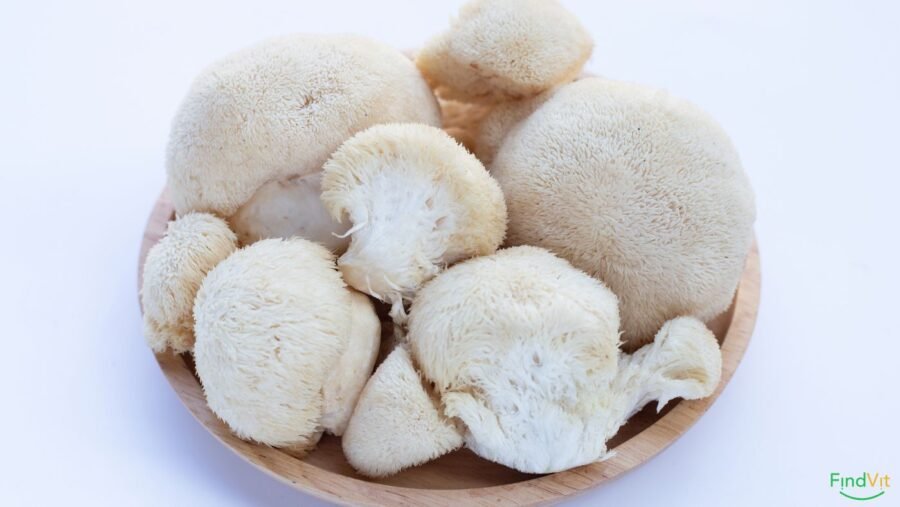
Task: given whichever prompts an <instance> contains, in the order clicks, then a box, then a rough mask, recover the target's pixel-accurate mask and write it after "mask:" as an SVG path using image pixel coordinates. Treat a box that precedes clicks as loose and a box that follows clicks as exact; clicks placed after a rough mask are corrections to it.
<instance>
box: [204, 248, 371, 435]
mask: <svg viewBox="0 0 900 507" xmlns="http://www.w3.org/2000/svg"><path fill="white" fill-rule="evenodd" d="M194 316H195V319H196V324H195V330H196V344H195V346H194V360H195V364H196V368H197V374H198V376H199V377H200V381H201V382H202V384H203V391H204V393H205V394H206V400H207V403H208V404H209V407H210V408H211V409H212V411H213V412H215V414H216V415H217V416H219V417H220V418H221V419H222V420H223V421H225V422H226V423H227V424H228V426H229V427H230V428H231V429H232V430H233V431H234V432H235V434H237V435H238V436H239V437H241V438H245V439H249V440H254V441H257V442H261V443H264V444H267V445H271V446H275V447H284V448H287V449H289V450H292V451H297V452H304V451H307V450H309V449H310V448H312V447H313V446H314V445H315V444H316V442H318V440H319V437H320V436H321V433H322V431H323V430H324V431H328V432H330V433H332V434H335V435H340V434H342V433H343V431H344V428H345V427H346V424H347V421H348V419H349V418H350V414H351V413H352V410H353V407H354V406H355V405H356V401H357V398H358V396H359V392H360V391H361V390H362V388H363V386H364V384H365V381H366V379H367V378H368V377H369V375H370V374H371V372H372V368H373V367H374V363H375V357H376V355H377V353H378V345H379V335H380V325H379V322H378V318H377V317H376V315H375V312H374V309H373V307H372V303H371V301H369V299H368V298H367V297H366V296H364V295H362V294H358V293H354V292H353V291H352V290H351V289H348V288H347V287H346V285H345V284H344V282H343V280H342V279H341V276H340V273H338V271H337V269H336V267H335V265H334V257H333V255H332V254H331V253H330V252H328V251H327V250H326V249H325V248H324V247H322V246H320V245H318V244H316V243H312V242H309V241H306V240H303V239H300V238H294V239H290V240H281V239H268V240H262V241H259V242H257V243H254V244H253V245H251V246H248V247H245V248H243V249H241V250H239V251H237V252H235V253H234V254H233V255H231V256H230V257H228V258H227V259H225V260H224V261H223V262H221V263H220V264H219V265H218V266H216V267H215V268H214V269H213V270H212V271H211V272H210V273H209V274H208V275H207V277H206V279H205V280H204V281H203V285H202V286H201V288H200V291H199V292H198V294H197V299H196V303H195V305H194Z"/></svg>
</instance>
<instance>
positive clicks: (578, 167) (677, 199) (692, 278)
mask: <svg viewBox="0 0 900 507" xmlns="http://www.w3.org/2000/svg"><path fill="white" fill-rule="evenodd" d="M491 174H492V176H494V177H495V178H497V180H498V181H499V182H500V185H501V187H503V193H504V195H505V197H506V203H507V206H508V207H509V233H508V238H507V242H508V244H509V245H535V246H541V247H544V248H547V249H549V250H551V251H552V252H554V253H556V254H557V255H559V256H561V257H563V258H565V259H567V260H569V261H570V262H572V264H573V265H574V266H575V267H577V268H580V269H582V270H584V271H585V272H587V273H588V274H590V275H592V276H595V277H597V278H599V279H600V280H602V281H603V282H604V283H605V284H607V285H608V286H609V288H610V289H612V291H613V292H614V293H616V295H618V297H619V311H620V313H621V317H622V330H623V338H624V340H625V341H626V343H627V344H628V346H629V347H630V348H634V347H636V346H639V345H640V344H642V343H646V342H647V341H648V339H650V338H652V337H653V335H654V334H655V333H656V332H657V331H658V330H659V328H660V326H662V324H663V323H664V322H666V321H667V320H669V319H672V318H674V317H678V316H682V315H691V316H695V317H697V318H699V319H700V320H704V321H706V320H710V319H712V318H713V317H715V316H716V315H718V314H720V313H721V312H723V311H725V310H726V309H727V308H728V306H729V305H730V304H731V300H732V298H733V296H734V292H735V289H736V288H737V285H738V281H739V280H740V276H741V273H742V271H743V267H744V259H745V258H746V255H747V252H748V251H749V249H750V244H751V242H752V239H753V230H752V227H753V221H754V218H755V208H754V199H753V191H752V189H751V188H750V184H749V182H748V180H747V177H746V175H745V174H744V171H743V168H742V167H741V162H740V159H739V158H738V155H737V152H736V151H735V149H734V147H733V145H732V144H731V141H730V140H729V139H728V136H727V135H726V134H725V132H723V131H722V129H721V128H720V127H719V126H718V125H717V124H716V123H715V122H714V121H713V120H712V119H711V118H710V117H709V116H707V115H706V114H704V113H703V112H702V111H701V110H700V109H699V108H697V107H696V106H694V105H692V104H690V103H688V102H686V101H684V100H680V99H676V98H674V97H672V96H670V95H669V94H667V93H665V92H662V91H659V90H655V89H652V88H647V87H643V86H638V85H634V84H628V83H622V82H616V81H611V80H606V79H601V78H585V79H582V80H580V81H577V82H575V83H572V84H568V85H565V86H563V87H561V88H560V89H559V90H557V91H556V92H555V93H554V94H553V96H552V97H550V98H549V99H548V100H547V101H546V102H545V103H544V104H543V105H541V106H540V107H539V108H538V109H537V110H536V111H535V112H534V113H532V114H531V115H530V116H528V118H526V119H525V120H523V121H522V122H521V123H520V124H519V125H518V126H517V127H516V128H515V129H513V130H512V131H511V132H510V133H509V134H508V135H507V136H506V138H505V140H504V141H503V143H502V146H501V147H500V150H499V151H498V153H497V155H496V157H495V159H494V161H493V164H492V165H491ZM548 182H552V184H548Z"/></svg>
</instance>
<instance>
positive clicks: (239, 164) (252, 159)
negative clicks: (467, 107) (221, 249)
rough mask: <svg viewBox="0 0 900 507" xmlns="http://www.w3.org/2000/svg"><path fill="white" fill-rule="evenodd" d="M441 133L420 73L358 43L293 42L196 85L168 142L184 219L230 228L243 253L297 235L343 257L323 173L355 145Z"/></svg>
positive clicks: (221, 67)
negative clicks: (321, 185) (393, 125)
mask: <svg viewBox="0 0 900 507" xmlns="http://www.w3.org/2000/svg"><path fill="white" fill-rule="evenodd" d="M397 121H409V122H419V123H425V124H429V125H439V124H440V111H439V109H438V106H437V102H436V100H435V98H434V95H433V94H432V92H431V90H430V89H429V88H428V85H427V84H426V83H425V81H424V79H423V78H422V76H421V75H420V74H419V71H418V70H417V69H416V67H415V65H414V64H413V63H412V62H411V61H410V60H409V58H407V57H406V56H405V55H403V54H402V53H401V52H399V51H397V50H394V49H393V48H390V47H388V46H386V45H384V44H381V43H379V42H376V41H372V40H369V39H366V38H362V37H356V36H345V35H340V36H336V35H293V36H286V37H280V38H276V39H272V40H269V41H266V42H263V43H261V44H258V45H256V46H253V47H250V48H248V49H245V50H242V51H239V52H237V53H234V54H232V55H230V56H228V57H227V58H225V59H223V60H221V61H219V62H217V63H215V64H214V65H212V66H210V67H209V68H208V69H206V71H204V72H203V73H202V74H201V75H200V76H198V77H197V78H196V80H195V81H194V83H193V84H192V86H191V88H190V91H189V92H188V94H187V96H186V97H185V99H184V101H183V102H182V104H181V106H180V108H179V110H178V112H177V114H176V115H175V119H174V121H173V123H172V129H171V133H170V137H169V146H168V153H167V160H166V166H167V171H168V176H169V189H170V191H171V194H172V199H173V202H174V204H175V208H176V211H177V212H178V213H179V214H184V213H187V212H188V211H192V210H194V211H204V212H210V213H215V214H217V215H219V216H221V217H223V218H227V219H232V226H233V227H234V228H235V231H236V232H237V233H238V236H239V237H240V238H241V239H242V241H244V242H245V243H249V242H251V241H253V240H256V239H260V238H265V237H270V236H283V237H289V236H293V235H299V236H302V237H306V238H307V239H311V240H313V241H318V242H320V243H323V244H326V245H328V246H330V247H332V248H336V249H340V248H341V247H342V246H343V245H342V244H341V243H340V242H336V240H335V238H334V236H333V234H332V233H333V232H343V230H342V229H341V228H340V227H339V225H338V224H336V223H334V222H333V221H332V220H331V219H330V217H329V216H328V215H327V214H326V213H324V212H323V211H322V205H321V203H320V202H319V199H318V194H317V191H318V188H317V185H318V182H317V181H315V180H309V179H307V177H309V176H310V175H313V174H315V173H317V172H319V171H320V170H321V168H322V164H323V163H324V162H325V160H326V159H327V158H328V156H329V155H330V154H331V153H332V152H333V151H334V150H335V149H336V148H337V147H338V146H339V145H340V144H341V143H342V142H343V141H344V140H346V139H347V138H349V137H350V136H352V135H353V134H355V133H356V132H359V131H361V130H364V129H365V128H367V127H369V126H371V125H375V124H378V123H384V122H397Z"/></svg>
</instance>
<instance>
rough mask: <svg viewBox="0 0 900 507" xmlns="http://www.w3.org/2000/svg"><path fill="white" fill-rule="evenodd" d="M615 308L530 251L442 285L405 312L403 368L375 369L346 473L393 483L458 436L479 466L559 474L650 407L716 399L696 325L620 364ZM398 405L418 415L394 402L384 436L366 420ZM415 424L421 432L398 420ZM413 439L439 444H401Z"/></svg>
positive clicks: (559, 265)
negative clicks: (352, 470)
mask: <svg viewBox="0 0 900 507" xmlns="http://www.w3.org/2000/svg"><path fill="white" fill-rule="evenodd" d="M616 304H617V302H616V296H615V295H614V294H613V293H612V292H610V291H609V289H607V288H606V287H605V286H604V285H603V284H602V283H601V282H599V281H598V280H596V279H595V278H592V277H590V276H588V275H587V274H585V273H583V272H581V271H579V270H577V269H575V268H573V267H572V266H571V265H570V264H569V263H568V262H566V261H564V260H562V259H560V258H558V257H556V256H554V255H552V254H551V253H549V252H547V251H546V250H543V249H539V248H534V247H516V248H510V249H506V250H501V251H499V252H497V253H496V254H494V255H491V256H486V257H479V258H476V259H472V260H469V261H466V262H464V263H461V264H458V265H456V266H454V267H452V268H450V269H448V270H447V271H445V272H443V273H441V274H440V275H438V276H437V277H436V278H435V279H433V280H432V281H431V282H429V283H428V284H426V285H425V286H424V287H423V288H422V289H421V290H420V291H419V294H418V296H417V297H416V299H415V301H414V303H413V306H412V309H411V313H410V316H409V334H408V336H407V338H408V340H409V346H410V349H411V356H412V357H411V358H410V359H409V360H406V361H402V360H403V359H404V357H403V353H397V354H398V355H399V357H398V358H397V362H402V363H404V364H406V366H405V367H403V368H396V367H385V368H384V369H382V368H379V370H378V371H377V372H376V374H375V375H374V376H373V377H372V378H371V379H370V381H369V383H368V385H367V386H366V388H365V390H364V392H363V395H362V396H361V398H360V401H359V405H358V407H357V411H356V412H355V413H354V415H353V417H352V418H351V421H350V426H349V427H350V428H351V429H352V432H353V434H355V435H366V437H367V443H366V444H365V446H361V445H360V444H359V442H358V440H359V439H355V440H354V441H351V442H348V443H347V444H345V446H344V447H345V451H346V452H347V454H348V456H349V457H350V463H351V464H352V465H353V466H355V467H356V468H357V469H358V470H359V471H360V472H361V473H363V474H368V475H383V474H385V473H391V472H393V471H397V470H400V469H402V468H405V467H406V466H411V465H414V464H418V463H421V462H422V461H423V460H424V459H427V458H430V457H434V456H438V455H440V454H443V453H445V452H448V451H450V450H452V449H454V448H455V445H454V444H455V439H454V438H453V434H454V432H455V431H460V430H462V431H463V432H464V440H465V444H466V446H467V447H468V448H470V449H471V450H473V451H474V452H475V453H477V454H478V455H480V456H482V457H484V458H486V459H489V460H492V461H495V462H498V463H501V464H503V465H506V466H509V467H512V468H515V469H517V470H520V471H522V472H528V473H550V472H556V471H560V470H565V469H568V468H572V467H576V466H579V465H583V464H587V463H591V462H594V461H597V460H600V459H603V458H604V457H605V456H606V455H607V448H606V441H607V440H608V439H609V438H611V437H612V436H613V435H615V433H616V431H618V429H619V427H621V425H622V424H624V423H625V422H626V421H627V420H628V418H629V417H630V416H631V415H632V414H633V413H634V412H636V411H637V410H638V409H640V408H641V407H642V406H643V405H645V404H646V403H648V402H650V401H652V400H659V407H660V408H661V407H662V406H663V405H664V404H665V403H666V402H668V401H669V400H671V399H672V398H676V397H683V398H689V399H695V398H701V397H705V396H708V395H710V394H711V393H712V392H713V391H714V389H715V388H716V386H717V384H718V382H719V378H720V375H721V355H720V353H719V348H718V343H717V342H716V339H715V337H714V336H713V334H712V333H711V332H710V331H709V330H708V329H707V328H706V327H705V326H704V325H703V323H701V322H699V321H697V320H696V319H693V318H679V319H675V320H672V321H670V322H669V323H667V324H666V326H664V327H663V329H662V330H661V331H660V332H659V334H658V335H657V337H656V341H655V342H654V343H652V344H650V345H647V346H645V347H644V348H642V349H640V350H638V351H637V352H636V353H635V354H633V355H630V356H629V355H626V354H620V352H619V318H618V311H617V306H616ZM395 353H396V352H395ZM390 359H391V358H389V360H390ZM411 364H415V365H417V366H418V369H419V373H420V374H421V376H422V378H423V380H424V381H425V385H424V386H423V383H422V381H421V380H420V378H419V376H418V375H415V374H413V373H411V366H410V365H411ZM401 386H405V387H401ZM426 389H433V391H434V394H433V395H432V396H431V398H429V397H428V396H426V392H427V391H426ZM406 391H408V392H414V393H417V394H416V395H415V399H416V400H418V401H415V402H410V401H409V400H411V399H413V397H411V396H394V398H393V399H396V400H397V401H396V402H395V405H394V406H395V407H397V412H396V413H397V414H398V416H397V417H395V418H393V420H391V424H386V423H385V421H387V420H388V419H386V418H385V417H383V416H382V417H378V416H373V415H372V414H373V412H374V413H376V414H377V413H378V412H381V413H384V412H386V410H385V409H384V408H377V407H379V406H380V405H379V404H380V403H387V401H386V400H387V399H388V398H389V397H391V396H392V393H399V392H406ZM429 399H432V400H433V401H428V400H429ZM371 407H376V408H375V409H373V408H371ZM413 407H421V408H419V409H418V410H412V408H413ZM416 412H418V413H422V414H427V421H430V422H428V423H427V424H424V423H422V422H421V421H422V417H419V418H409V419H408V420H407V419H406V418H403V417H400V416H399V415H400V414H408V413H416ZM457 425H461V426H460V427H457ZM420 426H421V427H424V426H427V427H434V428H435V432H439V433H440V434H441V435H443V436H442V437H441V438H418V439H417V441H416V442H415V443H413V442H407V441H405V440H404V437H403V435H410V436H414V435H416V433H414V429H415V428H418V427H420ZM435 434H438V433H435ZM410 449H415V452H410Z"/></svg>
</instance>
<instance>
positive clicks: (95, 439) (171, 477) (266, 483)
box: [0, 0, 900, 506]
mask: <svg viewBox="0 0 900 507" xmlns="http://www.w3.org/2000/svg"><path fill="white" fill-rule="evenodd" d="M457 3H458V2H425V1H421V0H419V1H406V2H402V1H378V2H375V1H366V2H363V1H359V2H351V1H342V0H327V1H317V2H301V1H297V0H294V1H284V2H274V1H254V2H236V1H221V0H220V1H215V2H214V1H208V2H202V3H187V2H183V1H161V0H155V1H152V2H151V1H147V2H95V1H90V0H81V1H44V2H39V1H34V2H24V1H23V2H18V3H14V4H10V3H8V0H3V3H2V9H0V12H2V14H0V217H2V222H0V223H2V225H0V238H2V240H0V241H2V248H0V316H2V320H0V322H2V325H3V331H2V333H0V336H2V340H3V341H2V344H3V346H4V348H3V352H2V359H0V389H2V391H0V396H2V398H0V400H2V402H0V403H2V407H3V408H2V412H0V435H2V436H3V437H4V438H3V442H2V457H0V504H2V505H9V506H15V505H60V504H69V505H96V504H101V505H148V506H152V505H217V506H218V505H223V506H224V505H298V504H314V500H312V499H311V498H310V497H307V496H304V495H302V494H300V493H298V492H295V491H294V490H292V489H290V488H288V487H287V486H284V485H282V484H281V483H278V482H276V481H275V480H273V479H270V478H269V477H267V476H265V475H263V474H262V473H260V472H258V471H256V470H255V469H254V468H252V467H251V466H250V465H247V464H245V463H244V462H243V461H241V460H240V459H239V458H238V457H236V456H234V455H232V454H231V453H230V451H228V450H226V449H225V448H223V447H221V446H220V445H219V444H218V443H217V442H216V441H214V440H213V438H212V437H211V436H209V435H208V434H207V433H206V432H205V430H204V429H203V428H201V427H200V426H199V425H198V424H197V423H196V422H195V421H194V420H193V419H192V418H191V416H190V415H189V414H188V412H187V411H186V410H185V409H184V408H183V407H182V406H181V404H180V402H179V401H178V399H177V398H176V396H175V394H174V393H173V392H172V390H171V389H170V388H169V386H168V384H167V383H166V381H165V379H164V378H163V376H162V375H161V373H160V372H159V369H158V368H157V366H156V363H155V362H154V359H153V356H152V355H151V354H150V352H149V351H148V349H147V348H146V347H145V345H144V342H143V338H142V336H141V326H140V315H139V312H138V304H137V296H136V269H137V266H136V262H137V259H136V257H137V253H138V246H139V244H140V241H141V231H142V229H143V226H144V222H145V219H146V217H147V214H148V212H149V211H150V209H151V206H152V204H153V201H154V199H155V198H156V196H157V194H158V192H159V190H160V189H161V188H162V186H163V184H164V171H163V152H164V146H165V142H166V136H167V131H168V126H169V119H170V117H171V116H172V114H173V112H174V110H175V108H176V106H177V105H178V103H179V100H180V99H181V97H182V95H183V93H184V92H185V91H186V89H187V87H188V84H189V82H190V80H191V78H192V77H193V76H194V75H195V74H196V73H197V72H198V71H199V70H200V69H201V68H202V67H203V66H205V65H206V64H207V63H209V62H211V61H213V60H215V59H217V58H219V57H221V56H223V55H225V54H227V53H229V52H231V51H233V50H235V49H238V48H241V47H242V46H245V45H248V44H251V43H253V42H256V41H258V40H260V39H263V38H266V37H269V36H272V35H277V34H283V33H290V32H297V31H316V32H357V33H361V34H366V35H369V36H372V37H375V38H378V39H381V40H384V41H386V42H389V43H391V44H393V45H395V46H397V47H401V48H408V47H413V46H416V45H419V44H420V43H421V42H422V41H423V40H424V39H426V38H427V37H428V36H429V35H430V34H433V33H436V32H438V31H439V30H441V29H442V28H444V27H445V26H446V25H447V22H448V19H449V17H450V15H451V14H452V13H454V12H455V11H456V8H457V6H456V4H457ZM564 3H565V4H566V5H568V6H569V8H570V9H571V10H572V11H574V12H575V13H576V14H577V15H578V16H579V17H580V18H581V19H582V21H583V22H584V24H585V25H587V27H588V28H589V29H590V31H591V32H592V33H593V34H594V37H595V41H596V50H595V52H594V56H593V58H592V60H591V62H590V63H589V68H590V69H591V70H592V71H594V72H596V73H600V74H603V75H606V76H609V77H616V78H622V79H627V80H634V81H639V82H643V83H647V84H652V85H656V86H660V87H664V88H668V89H669V90H671V91H672V92H674V93H675V94H677V95H680V96H683V97H686V98H688V99H690V100H693V101H694V102H696V103H698V104H700V105H701V106H702V107H704V108H705V109H707V110H708V111H710V112H711V113H712V114H713V116H715V117H716V118H718V119H719V120H720V121H721V123H722V124H723V125H724V126H725V128H726V130H727V131H728V132H730V134H731V136H732V137H733V139H734V141H735V143H736V145H737V146H738V148H739V150H740V152H741V155H742V158H743V161H744V164H745V166H746V169H747V171H748V173H749V175H750V178H751V180H752V182H753V184H754V187H755V190H756V193H757V203H758V206H759V219H758V223H757V232H758V236H759V242H760V247H761V251H762V271H763V293H762V306H761V308H760V315H759V321H758V322H757V326H756V332H755V334H754V337H753V341H752V343H751V345H750V348H749V350H748V352H747V355H746V357H745V359H744V362H743V363H742V364H741V366H740V368H739V369H738V371H737V373H736V375H735V376H734V379H733V380H732V382H731V384H730V385H729V386H728V388H727V389H726V390H725V392H724V394H723V395H722V397H721V398H720V399H719V400H718V401H717V402H716V404H715V405H714V406H713V407H712V408H711V410H710V411H709V412H708V414H706V416H705V417H703V418H702V419H701V420H700V421H699V422H698V423H697V425H696V426H694V427H693V428H692V429H691V430H690V431H689V432H688V433H687V434H686V435H685V436H684V437H683V438H682V439H680V440H679V441H678V442H676V443H675V444H674V445H673V446H672V447H671V448H669V449H668V450H667V451H665V452H663V453H662V454H661V455H659V456H658V457H657V458H655V459H653V460H652V461H650V462H649V463H647V464H646V465H644V466H643V467H641V468H639V469H637V470H635V471H633V472H631V473H629V474H627V475H626V476H624V477H623V478H621V479H619V480H617V481H614V482H613V483H610V484H608V485H605V486H603V487H601V488H599V489H596V490H593V491H591V492H589V493H588V494H586V495H585V496H583V497H580V498H577V499H576V500H575V501H573V502H572V504H573V505H668V506H678V505H684V506H698V505H725V504H727V505H748V506H752V505H766V504H775V505H850V504H851V503H853V502H851V501H849V500H846V499H843V498H841V497H839V496H838V495H837V493H836V492H835V491H834V490H829V488H828V474H829V473H830V472H832V471H836V472H842V473H845V474H851V473H854V474H858V473H861V472H863V471H870V472H881V473H889V474H894V475H895V476H896V478H895V479H894V482H895V483H897V484H894V486H893V488H892V490H889V491H888V493H887V494H886V495H885V496H884V497H882V498H881V499H879V500H877V501H873V502H871V504H872V505H889V504H893V505H897V503H895V502H898V501H900V437H898V435H897V430H898V427H900V425H898V417H897V416H898V410H897V405H898V397H897V396H898V393H897V388H898V386H900V375H898V355H900V346H898V341H900V333H898V330H897V326H898V324H897V314H898V312H900V308H898V301H900V298H898V292H897V290H898V282H900V276H898V275H900V270H898V258H900V253H898V250H897V239H896V236H897V233H898V230H900V227H898V224H897V221H898V218H900V204H898V201H900V197H898V182H900V179H898V175H897V174H898V171H900V158H898V157H900V156H898V147H900V139H898V137H900V127H898V123H897V122H898V118H900V36H898V24H900V21H898V19H900V9H898V7H897V6H898V4H897V2H894V1H884V2H881V3H875V2H862V1H854V2H849V1H848V2H843V3H837V2H827V1H822V0H818V1H809V2H805V1H769V0H762V1H761V0H755V1H740V2H720V1H713V0H710V1H689V2H671V1H662V0H660V1H652V2H651V1H638V2H624V1H618V2H612V1H603V2H597V1H589V0H585V1H574V0H570V1H565V2H564Z"/></svg>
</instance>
